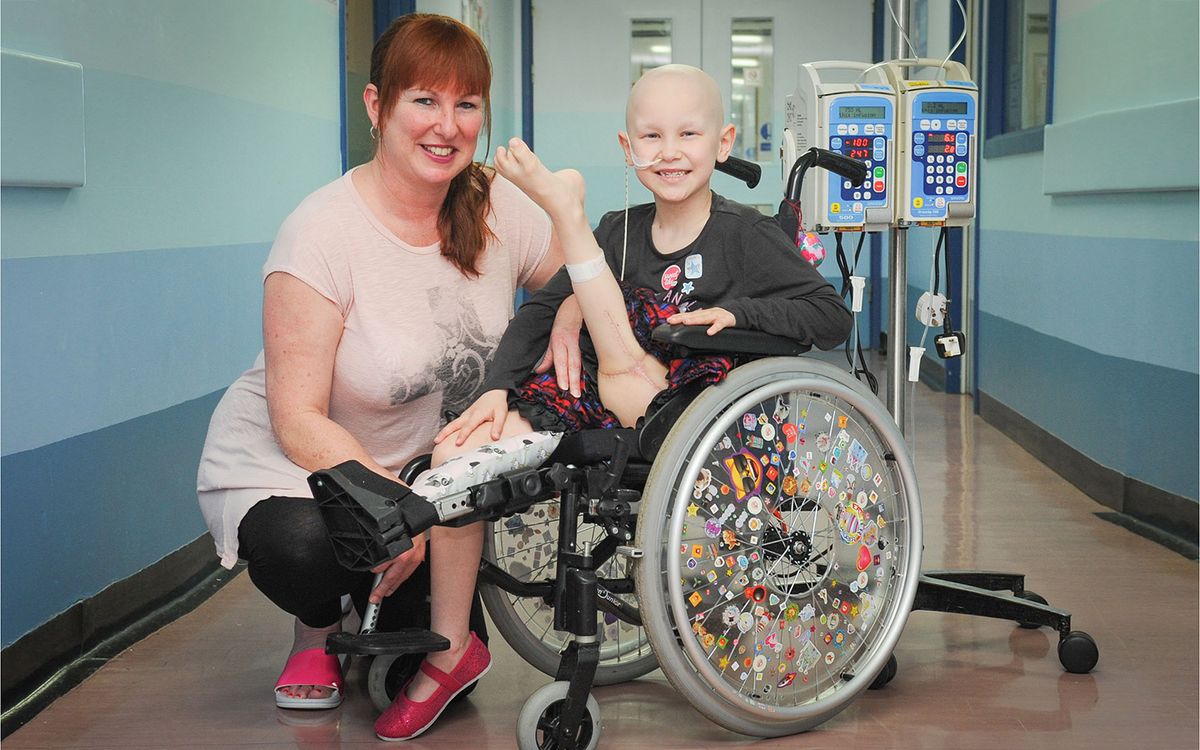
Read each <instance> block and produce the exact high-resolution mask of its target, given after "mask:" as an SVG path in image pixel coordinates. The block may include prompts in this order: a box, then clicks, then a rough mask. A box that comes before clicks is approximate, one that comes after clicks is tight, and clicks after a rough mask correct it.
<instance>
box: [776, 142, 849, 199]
mask: <svg viewBox="0 0 1200 750" xmlns="http://www.w3.org/2000/svg"><path fill="white" fill-rule="evenodd" d="M810 167H821V168H822V169H828V170H829V171H830V172H833V173H835V174H839V175H841V176H842V177H845V178H846V179H847V180H849V181H850V182H851V183H853V184H855V185H858V184H860V183H861V182H862V181H863V180H865V179H867V172H868V170H867V165H866V164H864V163H862V162H861V161H859V160H858V159H851V158H850V157H848V156H843V155H842V154H839V153H837V152H834V151H830V150H829V149H824V148H817V147H816V146H813V147H812V148H810V149H809V150H808V151H805V152H804V153H803V154H801V155H800V158H799V159H796V163H795V164H793V165H792V172H791V174H790V175H789V176H788V184H787V199H788V200H789V201H790V202H792V203H796V202H798V201H799V200H800V188H801V187H802V186H803V185H804V173H805V172H807V171H808V170H809V168H810Z"/></svg>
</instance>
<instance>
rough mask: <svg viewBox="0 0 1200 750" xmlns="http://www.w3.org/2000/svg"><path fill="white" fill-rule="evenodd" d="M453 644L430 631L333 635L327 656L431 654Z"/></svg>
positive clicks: (415, 630)
mask: <svg viewBox="0 0 1200 750" xmlns="http://www.w3.org/2000/svg"><path fill="white" fill-rule="evenodd" d="M448 648H450V641H449V640H448V639H447V638H445V637H444V636H440V635H438V634H437V633H434V632H432V631H429V630H418V629H415V628H414V629H410V630H397V631H394V632H388V633H333V634H331V635H330V636H329V637H328V638H326V639H325V653H327V654H367V655H371V656H383V655H387V654H427V653H429V652H431V651H445V650H446V649H448Z"/></svg>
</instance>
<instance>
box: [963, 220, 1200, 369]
mask: <svg viewBox="0 0 1200 750" xmlns="http://www.w3.org/2000/svg"><path fill="white" fill-rule="evenodd" d="M979 244H980V246H981V247H982V249H983V251H984V253H983V255H982V257H981V258H980V262H979V266H978V273H979V275H980V276H981V277H982V280H983V282H982V284H983V285H982V289H981V292H980V297H979V307H980V310H981V311H982V312H984V313H988V314H991V315H994V316H998V317H1002V318H1007V319H1009V320H1011V321H1012V322H1013V323H1016V324H1018V325H1023V326H1026V327H1028V328H1031V329H1034V330H1037V331H1040V332H1042V333H1044V334H1046V335H1049V336H1052V337H1054V338H1059V339H1064V340H1066V341H1070V342H1072V343H1074V344H1076V345H1079V346H1083V347H1086V348H1089V349H1092V350H1094V351H1096V352H1099V353H1101V354H1107V355H1111V356H1116V357H1121V358H1125V359H1132V360H1137V361H1142V362H1147V363H1149V364H1155V365H1160V366H1162V367H1166V368H1168V369H1175V370H1183V371H1186V372H1193V373H1194V372H1196V371H1197V368H1198V367H1200V321H1198V320H1197V316H1196V279H1197V277H1198V276H1200V253H1198V252H1197V250H1198V246H1197V243H1196V242H1195V241H1194V240H1149V239H1140V240H1130V239H1125V238H1120V237H1075V236H1065V235H1046V234H1034V233H1030V232H1017V231H1008V230H995V229H986V228H985V229H983V230H982V231H981V232H980V242H979ZM1168 330H1169V332H1170V335H1169V336H1167V335H1166V334H1167V333H1168ZM985 372H986V370H984V369H981V370H980V373H981V374H984V373H985Z"/></svg>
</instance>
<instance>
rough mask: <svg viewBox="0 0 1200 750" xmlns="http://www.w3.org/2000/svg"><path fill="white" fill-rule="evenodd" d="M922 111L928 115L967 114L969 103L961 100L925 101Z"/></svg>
mask: <svg viewBox="0 0 1200 750" xmlns="http://www.w3.org/2000/svg"><path fill="white" fill-rule="evenodd" d="M921 111H922V112H923V113H925V114H927V115H965V114H966V113H967V103H966V102H965V101H961V102H925V103H923V104H922V105H921Z"/></svg>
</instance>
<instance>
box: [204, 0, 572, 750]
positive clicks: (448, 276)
mask: <svg viewBox="0 0 1200 750" xmlns="http://www.w3.org/2000/svg"><path fill="white" fill-rule="evenodd" d="M370 81H371V82H370V84H369V85H368V86H367V87H366V90H365V91H364V93H363V101H364V103H365V104H366V108H367V114H368V116H369V117H370V120H371V133H372V136H373V137H374V138H375V139H376V152H375V155H374V158H373V159H372V160H371V161H370V162H368V163H367V164H365V165H363V166H361V167H357V168H355V169H353V170H351V171H350V172H348V173H346V174H345V175H343V176H342V177H341V178H339V179H338V180H336V181H334V182H333V183H330V184H329V185H326V186H325V187H323V188H321V189H319V190H317V191H316V192H315V193H313V194H312V195H310V196H309V197H308V198H306V199H305V200H304V201H303V202H302V203H301V204H300V206H299V207H298V208H297V209H296V210H295V212H293V213H292V215H291V216H289V217H288V218H287V220H286V221H285V222H284V224H283V226H282V227H281V229H280V231H279V235H278V237H277V238H276V240H275V244H274V246H273V247H272V249H271V253H270V256H269V258H268V259H267V262H266V265H265V266H264V268H263V276H264V283H263V344H264V347H263V353H262V354H261V355H260V356H259V358H258V361H257V362H256V363H255V366H254V367H253V368H252V369H250V370H249V371H247V372H246V373H245V374H243V375H242V376H241V378H239V379H238V380H237V381H236V382H235V383H234V384H233V385H232V386H231V387H230V388H229V390H228V391H227V392H226V394H225V396H224V398H223V399H222V400H221V403H220V405H219V406H218V407H217V410H216V412H215V413H214V415H213V419H212V423H211V425H210V427H209V434H208V439H207V441H206V443H205V447H204V454H203V456H202V458H201V464H200V472H199V477H198V489H199V497H200V505H201V509H202V510H203V512H204V515H205V518H206V520H207V522H208V525H209V528H210V530H211V531H212V534H213V537H214V539H215V541H216V544H217V551H218V554H219V555H220V557H221V561H222V563H223V564H224V565H225V566H226V567H232V566H233V564H234V563H235V562H236V560H237V559H238V557H241V558H243V559H245V560H247V561H248V564H249V572H250V578H251V580H252V581H253V582H254V583H255V585H256V586H258V588H259V589H260V590H261V591H262V592H263V593H264V594H265V595H266V596H267V597H268V598H270V599H271V600H272V601H273V602H275V603H276V604H277V605H278V606H279V607H281V608H282V609H284V610H285V611H287V612H289V613H291V614H293V615H295V616H296V624H295V639H294V644H293V648H292V653H291V656H290V658H289V660H288V663H287V666H286V667H285V669H284V672H283V674H282V675H281V677H280V680H279V683H278V684H277V685H276V693H275V695H276V703H277V704H278V705H279V706H282V707H287V708H331V707H334V706H336V705H338V704H339V703H340V702H341V697H342V695H341V690H340V685H341V683H340V680H341V675H340V673H339V668H338V662H337V660H336V658H334V657H332V656H329V655H326V654H325V653H324V650H323V645H324V641H325V637H326V636H327V635H328V634H329V633H331V632H335V631H337V630H338V629H340V620H341V616H342V609H341V606H340V597H341V596H342V595H344V594H346V593H356V592H357V593H358V594H359V595H360V599H361V598H362V594H364V593H366V590H367V589H369V588H370V579H371V577H370V576H369V575H368V574H353V573H350V572H349V571H347V570H345V569H343V568H341V567H340V566H339V565H338V564H337V562H336V561H335V559H334V557H333V553H332V548H331V545H330V543H329V540H328V537H327V535H326V532H325V528H324V524H323V523H322V521H321V518H320V514H319V511H318V510H317V507H316V502H315V501H314V500H312V496H311V493H310V492H309V489H308V486H307V481H306V480H307V477H308V475H309V474H310V473H311V472H312V471H314V470H317V469H322V468H327V467H330V466H334V465H336V464H338V463H341V462H343V461H347V460H351V459H353V460H356V461H359V462H361V463H362V464H364V465H366V466H368V467H370V468H371V469H372V470H374V471H376V472H378V473H380V474H382V475H384V476H387V477H389V478H393V479H394V478H395V476H396V475H397V473H398V472H399V471H400V469H401V468H402V467H403V466H404V465H405V463H407V462H408V461H409V460H410V459H411V458H412V457H414V456H416V455H419V454H422V453H425V452H428V451H429V450H430V448H431V447H432V445H433V436H434V435H435V434H436V433H437V431H438V428H439V426H440V424H441V422H442V414H443V413H444V412H445V411H447V410H449V411H461V410H462V409H463V408H465V407H466V406H467V405H469V404H470V403H471V402H472V401H473V399H474V398H475V397H476V396H477V395H478V390H479V388H480V386H481V384H482V382H483V369H484V364H485V363H486V362H487V361H488V360H489V358H490V356H491V353H492V351H493V350H494V349H495V348H496V345H497V344H498V342H499V339H500V336H501V334H502V333H503V331H504V327H505V324H506V322H507V320H508V319H509V318H510V317H511V316H512V312H513V309H512V299H513V294H514V292H515V290H516V288H517V287H518V286H524V287H525V288H527V289H537V288H539V287H540V286H541V285H542V284H543V283H544V282H545V281H546V280H547V279H548V278H550V276H551V275H553V273H554V272H555V271H557V270H558V268H559V267H560V266H561V263H562V255H561V251H560V249H559V248H558V246H557V242H556V241H555V240H554V239H553V236H552V231H551V228H550V223H549V221H548V219H547V218H546V216H545V215H544V214H543V213H542V212H541V211H540V210H539V209H538V208H537V207H536V206H534V205H533V203H532V202H531V201H529V200H528V199H527V198H526V197H525V196H524V195H523V194H522V193H521V192H520V191H519V190H517V188H515V187H514V186H513V185H511V184H510V183H508V182H507V181H505V180H504V179H503V178H497V177H496V176H495V175H494V174H493V173H492V172H491V171H489V170H485V169H483V168H482V167H481V166H480V165H478V164H475V163H474V162H473V157H474V154H475V150H476V146H477V141H478V137H479V133H480V130H482V129H483V127H484V126H485V125H487V124H488V122H489V119H490V102H489V99H488V91H489V88H490V85H491V64H490V62H489V60H488V56H487V51H486V50H485V49H484V46H483V44H482V42H481V41H480V40H479V38H478V37H477V36H476V35H475V34H474V32H472V31H471V30H470V29H468V28H467V27H466V26H464V25H462V24H461V23H459V22H457V21H454V20H453V19H450V18H446V17H443V16H433V15H425V14H414V15H408V16H404V17H401V18H400V19H397V21H396V22H394V23H393V24H392V26H391V27H390V28H389V29H388V30H387V31H386V32H384V34H383V35H382V36H381V37H380V38H379V40H378V42H377V43H376V45H375V48H374V51H373V52H372V57H371V78H370ZM515 429H517V428H516V426H515V425H514V430H515ZM484 438H486V435H481V436H480V440H479V441H476V442H482V440H483V439H484ZM468 447H469V446H468ZM461 451H462V449H461V448H457V449H450V450H447V449H445V448H441V447H439V449H438V450H437V451H435V453H434V462H435V464H437V463H440V462H441V461H443V460H445V459H446V458H448V457H449V456H450V455H453V454H454V453H458V452H461ZM431 536H432V538H431V540H430V550H431V551H430V558H431V559H430V565H429V569H430V570H429V576H430V584H429V586H430V589H431V596H430V600H431V601H430V606H431V619H432V623H431V627H432V629H433V630H434V631H435V632H438V633H441V634H442V635H444V636H446V637H447V638H448V639H449V640H450V643H451V647H450V649H449V650H448V651H442V652H437V653H433V654H430V655H429V656H428V657H427V659H426V661H425V662H423V663H422V665H421V669H420V670H419V672H418V674H417V675H415V676H414V678H413V680H412V682H411V683H410V684H408V685H407V687H406V689H405V690H402V691H401V692H400V695H399V696H398V697H397V699H396V704H395V705H393V706H392V707H391V708H390V709H389V710H388V711H387V712H385V714H384V715H383V716H381V717H380V719H379V721H378V722H377V723H376V732H377V733H378V734H379V736H380V737H382V738H383V739H405V738H407V737H411V736H416V734H419V733H420V732H421V731H424V729H426V728H428V726H429V725H430V724H432V722H433V720H434V719H436V718H437V716H438V715H439V714H440V713H441V711H442V709H444V707H445V705H446V703H448V702H449V700H450V699H451V698H452V697H454V695H457V694H458V693H460V692H462V691H463V690H464V689H465V688H466V687H468V686H469V685H471V684H473V683H474V682H475V681H476V680H478V678H479V677H481V676H482V675H483V673H484V672H486V671H487V668H488V666H489V665H490V656H489V655H488V652H487V648H486V646H484V644H483V643H482V642H481V641H480V639H478V638H477V637H475V636H474V634H473V633H471V632H470V625H469V620H468V615H467V613H468V612H469V611H470V604H471V601H472V598H473V597H474V587H475V582H474V570H475V569H476V568H477V567H478V560H479V556H480V552H481V549H482V540H483V532H482V527H481V525H480V524H475V525H474V526H468V527H463V528H457V529H453V528H445V527H438V528H436V529H434V530H432V532H431ZM415 541H416V544H414V546H413V549H412V550H410V551H409V552H406V553H405V554H403V555H401V556H399V557H397V558H395V559H394V560H390V561H388V562H386V563H384V564H382V565H381V566H379V568H377V569H376V571H377V572H383V579H382V582H381V583H380V585H379V586H378V587H376V588H375V589H374V590H371V591H370V592H369V599H370V601H372V602H378V601H380V600H382V599H383V598H386V597H389V596H391V595H393V594H394V593H395V592H397V591H398V590H401V593H400V595H399V596H396V597H394V598H395V599H400V600H402V601H400V602H399V604H398V605H397V603H393V604H392V606H391V607H388V606H385V607H383V614H384V616H387V615H388V614H389V611H390V612H391V613H393V614H395V613H400V614H403V613H404V612H405V611H408V610H411V609H412V608H414V607H417V608H419V607H421V606H422V604H423V596H422V592H421V590H420V589H421V586H420V585H419V584H417V583H410V584H409V586H408V587H407V588H408V590H402V589H401V587H402V584H405V583H406V581H408V579H409V577H410V576H411V575H412V574H413V571H414V569H416V568H417V567H418V566H419V565H420V564H421V563H422V561H423V559H424V556H425V544H424V543H423V540H415ZM443 550H452V552H447V553H443ZM468 569H469V571H470V572H469V573H465V571H466V570H468Z"/></svg>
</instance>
